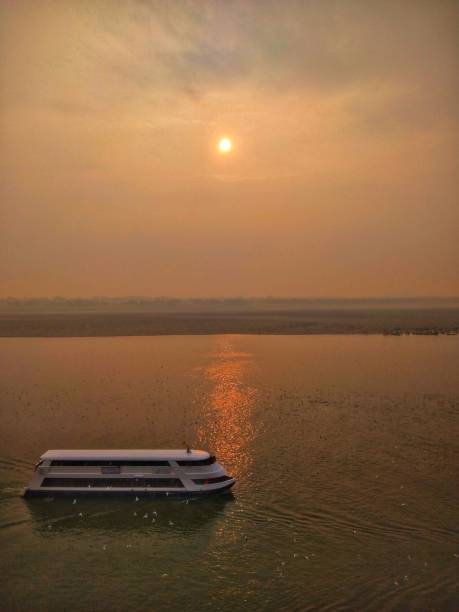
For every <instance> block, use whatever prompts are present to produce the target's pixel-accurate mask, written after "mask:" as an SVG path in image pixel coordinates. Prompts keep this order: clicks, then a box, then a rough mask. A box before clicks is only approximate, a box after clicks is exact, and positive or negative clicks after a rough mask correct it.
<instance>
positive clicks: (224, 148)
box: [218, 138, 233, 153]
mask: <svg viewBox="0 0 459 612" xmlns="http://www.w3.org/2000/svg"><path fill="white" fill-rule="evenodd" d="M232 148H233V143H232V142H231V140H230V139H229V138H220V140H219V141H218V150H219V151H220V153H229V152H230V151H231V149H232Z"/></svg>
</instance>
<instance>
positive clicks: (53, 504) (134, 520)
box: [24, 492, 235, 535]
mask: <svg viewBox="0 0 459 612" xmlns="http://www.w3.org/2000/svg"><path fill="white" fill-rule="evenodd" d="M234 501H235V497H234V495H233V494H232V493H231V492H229V493H226V494H224V495H215V496H210V495H209V496H199V497H187V498H168V499H167V498H164V497H158V498H148V497H132V498H125V497H122V498H116V499H114V498H111V499H107V498H100V497H75V498H73V499H72V498H71V497H55V498H53V497H49V498H44V497H40V498H25V499H24V504H25V505H26V506H27V508H28V511H29V513H30V517H31V521H32V525H33V528H34V529H35V530H37V531H38V532H39V533H42V534H45V533H46V534H47V535H50V534H52V533H55V532H56V531H58V532H62V531H71V530H78V531H81V530H99V531H104V532H110V531H114V532H130V531H135V532H139V531H145V530H148V531H152V530H154V531H161V532H168V531H169V532H173V531H175V532H178V533H192V532H197V531H199V530H201V529H203V528H208V527H209V525H211V524H212V523H213V522H214V521H216V520H217V519H218V518H221V517H223V515H224V513H225V509H226V508H227V507H228V505H229V504H232V503H233V502H234Z"/></svg>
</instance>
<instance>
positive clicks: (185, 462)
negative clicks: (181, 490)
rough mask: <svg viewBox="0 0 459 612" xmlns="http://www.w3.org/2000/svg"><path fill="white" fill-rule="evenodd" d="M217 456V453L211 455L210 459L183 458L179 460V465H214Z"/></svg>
mask: <svg viewBox="0 0 459 612" xmlns="http://www.w3.org/2000/svg"><path fill="white" fill-rule="evenodd" d="M215 461H216V458H215V455H211V456H210V457H209V458H208V459H195V460H194V461H193V459H182V460H181V461H177V463H178V464H179V465H182V466H195V465H212V463H215Z"/></svg>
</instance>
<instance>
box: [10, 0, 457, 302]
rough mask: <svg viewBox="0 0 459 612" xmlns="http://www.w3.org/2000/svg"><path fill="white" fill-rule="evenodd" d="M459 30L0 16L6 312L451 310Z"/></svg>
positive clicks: (316, 5) (102, 14) (432, 19)
mask: <svg viewBox="0 0 459 612" xmlns="http://www.w3.org/2000/svg"><path fill="white" fill-rule="evenodd" d="M458 24H459V9H458V3H457V2H456V1H453V0H451V1H449V0H444V1H440V2H430V1H427V0H418V1H416V2H414V1H413V2H405V3H400V2H395V1H389V2H384V3H382V2H381V3H379V2H363V1H361V0H349V1H348V2H342V3H340V2H336V1H332V0H323V1H321V2H296V1H284V2H280V1H269V0H264V1H263V2H256V1H254V2H251V3H249V2H232V1H228V2H206V1H203V2H192V1H191V2H175V1H169V2H154V1H152V2H148V1H143V0H131V1H130V2H125V3H118V2H114V1H110V0H108V1H106V2H97V3H95V2H90V1H87V0H81V1H79V2H75V1H72V0H62V1H59V2H57V1H49V0H40V1H38V2H33V1H30V0H29V1H24V2H13V1H11V0H6V1H4V2H2V3H1V4H0V123H1V137H0V152H1V162H0V224H1V226H0V227H1V230H0V297H1V298H5V297H7V296H16V297H19V298H20V297H41V296H50V297H52V296H56V295H64V296H81V297H83V298H85V297H92V296H97V295H114V296H116V295H121V296H128V295H132V296H142V295H146V296H149V295H157V296H159V295H163V296H170V297H172V298H174V297H176V298H188V297H189V296H196V297H204V298H205V297H208V296H215V298H219V297H220V298H225V297H227V296H231V295H234V296H264V295H271V296H278V297H284V298H291V297H292V296H298V297H308V296H309V297H310V298H313V297H314V296H317V297H322V298H326V297H327V296H329V297H333V298H358V297H362V296H367V297H369V298H372V297H373V298H382V297H385V298H389V297H400V296H410V297H425V296H432V297H449V296H455V295H457V294H458V287H459V240H458V228H459V213H458V196H459V185H458V181H457V177H458V170H459V165H458V133H459V130H458V127H459V103H458V102H459V36H458V34H459V28H458ZM222 138H227V139H230V140H231V147H230V149H228V147H225V150H223V149H222V147H220V150H219V149H218V146H217V145H218V142H219V141H220V142H221V139H222ZM223 153H224V154H223Z"/></svg>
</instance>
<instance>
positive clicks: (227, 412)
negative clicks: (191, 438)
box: [197, 336, 258, 480]
mask: <svg viewBox="0 0 459 612" xmlns="http://www.w3.org/2000/svg"><path fill="white" fill-rule="evenodd" d="M251 367H252V360H251V355H250V353H246V352H241V351H236V350H235V349H234V348H233V345H232V342H231V337H230V336H229V337H228V336H226V337H224V338H218V347H217V351H216V353H215V354H214V356H213V360H212V361H211V363H210V364H209V365H208V366H207V367H205V368H204V377H205V379H206V380H207V381H208V382H209V383H210V384H211V390H210V393H209V396H208V401H207V404H206V406H204V410H205V424H203V425H200V426H199V427H198V430H197V435H198V440H199V441H200V442H201V441H206V442H207V443H208V445H210V446H211V448H212V449H213V450H214V451H215V453H216V455H217V457H218V459H219V460H220V461H221V462H222V463H223V464H225V465H226V466H227V468H228V469H229V470H231V474H232V475H234V477H235V478H236V480H238V479H240V478H243V476H244V474H246V473H247V471H248V470H249V469H250V463H251V454H250V445H251V443H252V441H253V437H254V430H253V425H252V421H251V413H252V408H253V407H254V405H255V403H256V400H257V395H258V391H257V389H255V388H254V387H251V386H250V385H248V384H247V382H246V377H247V374H248V372H249V369H250V368H251Z"/></svg>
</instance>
